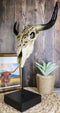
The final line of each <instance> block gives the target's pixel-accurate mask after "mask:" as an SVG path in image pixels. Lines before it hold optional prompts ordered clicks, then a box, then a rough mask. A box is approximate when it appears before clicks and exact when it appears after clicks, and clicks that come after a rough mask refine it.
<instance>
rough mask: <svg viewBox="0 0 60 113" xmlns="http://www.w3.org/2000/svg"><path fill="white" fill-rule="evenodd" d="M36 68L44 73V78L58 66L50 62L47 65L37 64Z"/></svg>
mask: <svg viewBox="0 0 60 113" xmlns="http://www.w3.org/2000/svg"><path fill="white" fill-rule="evenodd" d="M36 67H37V68H38V69H39V70H40V71H41V72H42V74H43V75H44V76H48V75H49V74H50V73H51V72H52V71H54V70H55V69H56V68H58V66H57V65H56V63H53V64H52V63H51V62H48V63H47V64H46V63H45V62H44V61H43V62H42V65H41V64H39V63H37V62H36Z"/></svg>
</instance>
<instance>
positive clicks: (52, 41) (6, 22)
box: [0, 0, 60, 87]
mask: <svg viewBox="0 0 60 113" xmlns="http://www.w3.org/2000/svg"><path fill="white" fill-rule="evenodd" d="M55 3H56V0H11V1H9V0H0V53H4V52H5V53H16V51H17V43H16V37H15V35H14V33H13V25H14V22H15V21H18V23H19V24H20V26H19V29H20V30H21V29H22V28H23V27H24V26H25V25H27V24H35V25H36V24H43V23H47V22H48V21H49V20H50V18H51V16H52V13H53V10H54V6H55ZM59 9H60V4H59V7H58V18H57V21H56V24H55V25H54V26H53V27H52V28H51V29H49V30H46V31H41V32H40V33H39V35H38V38H37V40H36V41H35V44H34V50H33V53H32V54H31V55H30V57H29V58H28V59H27V60H26V63H25V65H24V69H23V76H24V79H23V81H24V86H36V73H38V72H39V71H38V69H37V68H36V66H35V62H36V61H37V62H40V63H41V62H42V60H44V61H46V62H48V61H51V62H56V63H57V65H60V10H59ZM39 73H40V72H39ZM54 74H55V75H56V82H55V86H56V87H60V67H59V68H58V69H56V71H55V72H54Z"/></svg>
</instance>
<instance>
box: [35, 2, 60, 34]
mask: <svg viewBox="0 0 60 113" xmlns="http://www.w3.org/2000/svg"><path fill="white" fill-rule="evenodd" d="M57 13H58V2H56V5H55V7H54V11H53V15H52V18H51V20H50V21H49V22H48V23H47V24H41V25H37V26H36V30H37V32H38V31H43V30H47V29H49V28H51V27H52V26H53V25H54V24H55V22H56V19H57Z"/></svg>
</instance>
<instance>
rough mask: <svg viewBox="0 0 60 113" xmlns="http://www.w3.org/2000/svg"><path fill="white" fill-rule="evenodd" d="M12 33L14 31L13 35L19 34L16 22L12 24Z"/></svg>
mask: <svg viewBox="0 0 60 113" xmlns="http://www.w3.org/2000/svg"><path fill="white" fill-rule="evenodd" d="M13 31H14V33H15V35H18V33H19V24H17V22H15V24H14V27H13Z"/></svg>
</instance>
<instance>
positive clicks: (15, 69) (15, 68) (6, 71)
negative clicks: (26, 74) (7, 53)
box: [0, 66, 19, 74]
mask: <svg viewBox="0 0 60 113" xmlns="http://www.w3.org/2000/svg"><path fill="white" fill-rule="evenodd" d="M18 67H19V66H17V67H16V68H15V69H14V70H13V71H6V72H9V73H14V72H15V71H16V70H17V69H18ZM2 73H3V72H0V74H2Z"/></svg>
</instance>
